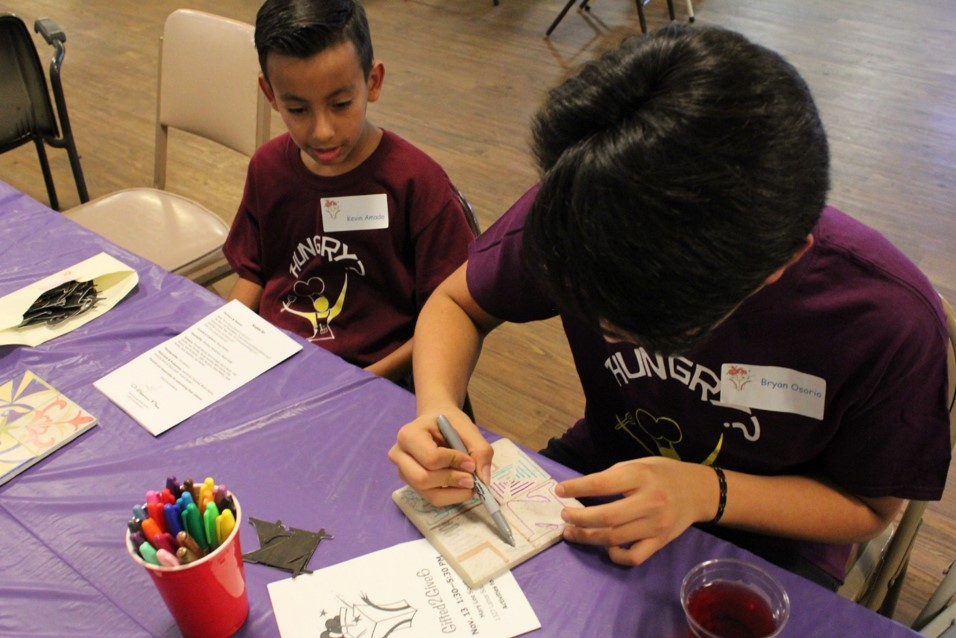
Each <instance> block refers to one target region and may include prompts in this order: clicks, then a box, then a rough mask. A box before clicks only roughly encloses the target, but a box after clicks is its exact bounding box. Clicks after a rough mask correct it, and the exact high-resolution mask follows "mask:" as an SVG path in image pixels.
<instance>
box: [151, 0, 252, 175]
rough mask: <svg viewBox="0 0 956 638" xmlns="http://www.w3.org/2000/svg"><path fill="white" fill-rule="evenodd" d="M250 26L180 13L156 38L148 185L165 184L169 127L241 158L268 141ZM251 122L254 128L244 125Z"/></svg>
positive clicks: (201, 13)
mask: <svg viewBox="0 0 956 638" xmlns="http://www.w3.org/2000/svg"><path fill="white" fill-rule="evenodd" d="M254 32H255V30H254V28H253V26H252V25H250V24H246V23H244V22H239V21H237V20H232V19H229V18H224V17H222V16H217V15H213V14H210V13H204V12H202V11H192V10H189V9H179V10H177V11H174V12H173V13H171V14H170V15H169V17H168V18H167V19H166V24H165V26H164V28H163V36H162V38H161V39H160V53H159V89H158V92H157V94H158V100H157V101H158V104H157V114H156V157H155V164H154V175H153V183H154V186H155V187H156V188H164V187H165V185H166V148H167V140H168V130H169V127H172V128H176V129H180V130H183V131H186V132H189V133H193V134H195V135H199V136H201V137H204V138H206V139H209V140H212V141H214V142H217V143H219V144H222V145H224V146H227V147H229V148H231V149H233V150H236V151H239V152H240V153H243V154H245V155H252V154H253V153H254V152H255V150H256V149H257V148H258V147H259V146H260V145H262V144H263V143H264V142H265V141H266V140H268V139H269V125H270V117H271V111H270V105H269V101H268V100H267V99H266V97H265V95H264V94H263V93H262V91H261V90H260V89H259V82H258V78H259V58H258V56H257V54H256V48H255V44H254V42H253V38H254ZM253 121H254V122H256V126H255V128H252V127H251V126H250V125H249V123H250V122H253Z"/></svg>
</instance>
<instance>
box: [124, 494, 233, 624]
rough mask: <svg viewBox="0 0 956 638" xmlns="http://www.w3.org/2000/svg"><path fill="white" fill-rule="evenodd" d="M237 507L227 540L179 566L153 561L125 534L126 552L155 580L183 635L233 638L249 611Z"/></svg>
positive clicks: (127, 533)
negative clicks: (148, 561) (152, 562)
mask: <svg viewBox="0 0 956 638" xmlns="http://www.w3.org/2000/svg"><path fill="white" fill-rule="evenodd" d="M232 501H233V503H234V504H235V506H236V525H235V527H234V528H233V530H232V533H230V534H229V536H228V537H227V538H226V540H225V542H224V543H222V544H221V545H220V546H219V547H217V548H216V549H215V550H214V551H213V552H211V553H209V554H206V555H205V556H203V557H202V558H200V559H199V560H197V561H194V562H192V563H187V564H186V565H181V566H179V567H165V566H162V565H153V564H151V563H147V562H146V561H144V560H143V559H142V558H141V557H140V555H139V554H138V553H137V551H136V550H135V549H134V548H133V543H132V541H130V533H129V531H127V532H126V550H127V551H128V552H129V554H130V556H132V557H133V560H134V561H136V562H137V563H139V564H140V565H142V566H143V568H145V569H146V572H147V573H148V574H149V575H150V577H151V578H152V579H153V583H155V585H156V589H158V590H159V594H160V595H161V596H162V597H163V601H165V603H166V607H168V608H169V611H170V613H172V615H173V618H174V619H175V620H176V625H177V626H178V627H179V630H180V631H181V632H183V636H185V637H186V638H190V637H191V636H203V637H209V638H214V637H217V636H231V635H232V634H234V633H236V632H237V631H238V630H239V628H240V627H241V626H242V624H243V623H244V622H245V621H246V616H248V615H249V596H248V594H247V592H246V575H245V572H244V571H243V567H242V548H241V547H240V545H239V523H240V522H241V520H242V509H241V508H240V507H239V499H237V498H236V497H235V495H232Z"/></svg>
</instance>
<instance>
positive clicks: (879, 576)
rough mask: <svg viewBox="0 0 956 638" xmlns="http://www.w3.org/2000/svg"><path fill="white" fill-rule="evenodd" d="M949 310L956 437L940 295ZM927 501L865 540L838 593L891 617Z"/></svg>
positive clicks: (953, 320) (954, 336)
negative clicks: (947, 330) (946, 341)
mask: <svg viewBox="0 0 956 638" xmlns="http://www.w3.org/2000/svg"><path fill="white" fill-rule="evenodd" d="M940 299H942V302H943V309H944V310H945V311H946V325H947V327H948V329H949V339H950V341H949V348H948V351H947V355H946V369H947V371H948V377H949V386H948V387H949V394H948V397H949V437H950V442H953V441H956V411H954V404H956V313H954V312H953V307H952V306H950V305H949V303H948V302H947V301H946V299H943V298H942V297H940ZM927 505H928V502H927V501H909V502H908V503H907V504H906V508H905V509H904V510H903V516H902V517H901V518H900V521H899V524H898V525H895V526H890V528H888V529H887V530H886V531H884V532H883V534H881V535H880V536H878V537H876V538H874V539H873V540H870V541H868V542H867V543H864V544H863V545H862V546H861V547H860V548H859V552H858V555H857V558H856V560H855V561H854V562H853V564H852V565H851V566H850V569H849V571H848V573H847V577H846V580H845V581H844V583H843V586H842V587H840V589H839V593H840V595H842V596H844V597H845V598H849V599H850V600H855V601H856V602H858V603H859V604H861V605H863V606H865V607H867V608H869V609H872V610H873V611H876V612H879V613H880V614H882V615H884V616H886V617H888V618H892V617H893V611H894V610H895V609H896V602H897V600H899V595H900V591H902V589H903V581H904V580H905V578H906V568H907V566H908V565H909V556H910V552H911V551H912V549H913V543H914V542H915V541H916V534H917V533H918V532H919V528H920V525H921V524H922V522H923V512H924V511H925V510H926V506H927Z"/></svg>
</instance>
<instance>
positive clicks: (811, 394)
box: [720, 363, 827, 420]
mask: <svg viewBox="0 0 956 638" xmlns="http://www.w3.org/2000/svg"><path fill="white" fill-rule="evenodd" d="M826 396H827V382H826V379H823V378H821V377H816V376H813V375H812V374H806V373H804V372H798V371H797V370H792V369H790V368H778V367H776V366H752V365H748V364H746V363H725V364H723V365H722V366H721V367H720V402H721V403H729V404H731V405H740V406H745V407H748V408H757V409H760V410H770V411H771V412H789V413H791V414H802V415H803V416H807V417H810V418H811V419H817V420H822V419H823V408H824V403H825V401H826Z"/></svg>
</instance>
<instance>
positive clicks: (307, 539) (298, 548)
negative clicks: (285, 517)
mask: <svg viewBox="0 0 956 638" xmlns="http://www.w3.org/2000/svg"><path fill="white" fill-rule="evenodd" d="M249 522H250V523H252V526H253V527H255V528H256V536H258V537H259V549H256V550H253V551H251V552H249V553H247V554H243V555H242V558H243V560H245V561H247V562H250V563H259V564H262V565H270V566H272V567H277V568H279V569H282V570H285V571H287V572H291V573H292V577H293V578H295V577H296V576H298V575H299V574H302V573H305V574H311V573H312V572H311V570H308V569H306V568H305V566H306V565H307V564H308V562H309V559H310V558H312V554H313V553H315V549H316V548H317V547H318V546H319V542H320V541H321V540H322V539H324V538H328V539H331V538H332V536H331V535H330V534H327V533H326V532H325V528H322V529H320V530H319V531H317V532H310V531H308V530H304V529H298V528H296V527H287V526H286V525H284V524H283V523H282V521H281V520H277V521H276V522H275V523H272V522H270V521H264V520H261V519H258V518H254V517H252V516H250V517H249Z"/></svg>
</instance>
